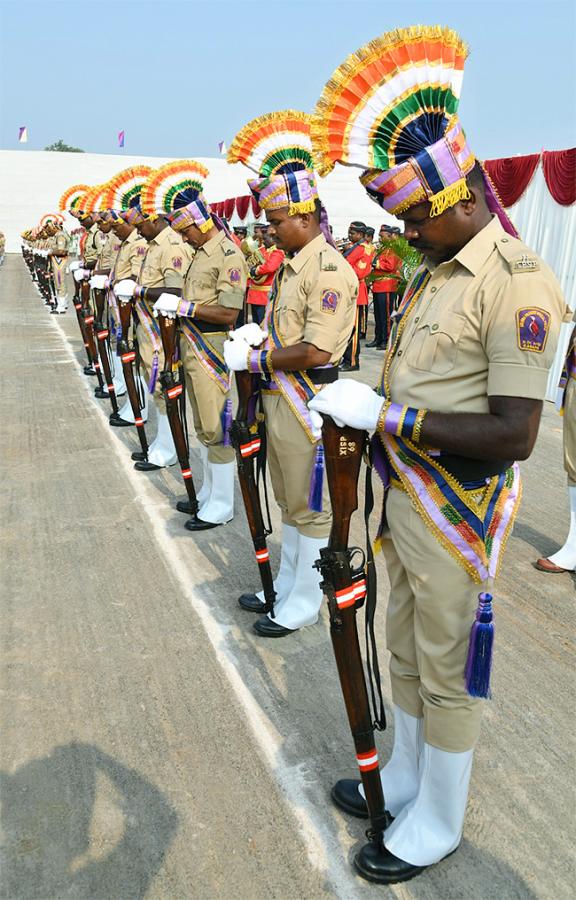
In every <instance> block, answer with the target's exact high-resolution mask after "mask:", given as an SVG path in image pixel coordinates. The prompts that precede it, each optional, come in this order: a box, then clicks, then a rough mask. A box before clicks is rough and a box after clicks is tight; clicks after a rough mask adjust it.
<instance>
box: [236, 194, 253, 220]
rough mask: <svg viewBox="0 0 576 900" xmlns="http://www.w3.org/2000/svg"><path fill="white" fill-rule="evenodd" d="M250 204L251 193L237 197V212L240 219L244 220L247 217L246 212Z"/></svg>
mask: <svg viewBox="0 0 576 900" xmlns="http://www.w3.org/2000/svg"><path fill="white" fill-rule="evenodd" d="M249 206H250V195H248V196H247V197H236V212H237V213H238V215H239V216H240V220H241V221H242V222H243V221H244V219H245V218H246V214H247V212H248V208H249Z"/></svg>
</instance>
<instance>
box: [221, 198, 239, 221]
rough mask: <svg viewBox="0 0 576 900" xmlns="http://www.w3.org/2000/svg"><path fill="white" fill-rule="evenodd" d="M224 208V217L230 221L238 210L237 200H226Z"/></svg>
mask: <svg viewBox="0 0 576 900" xmlns="http://www.w3.org/2000/svg"><path fill="white" fill-rule="evenodd" d="M222 206H223V208H224V217H225V218H226V219H229V218H230V217H231V216H232V215H233V213H234V209H235V208H236V198H235V197H229V198H228V200H224V203H223V204H222Z"/></svg>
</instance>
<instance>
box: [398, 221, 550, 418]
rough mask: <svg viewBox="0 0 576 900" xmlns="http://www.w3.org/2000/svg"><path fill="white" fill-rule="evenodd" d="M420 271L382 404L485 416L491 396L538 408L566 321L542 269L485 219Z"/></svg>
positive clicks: (497, 225) (524, 249)
mask: <svg viewBox="0 0 576 900" xmlns="http://www.w3.org/2000/svg"><path fill="white" fill-rule="evenodd" d="M429 269H430V270H431V271H432V277H431V278H430V281H429V282H428V284H427V285H426V288H425V290H424V292H423V293H422V294H421V296H420V298H419V299H418V301H417V302H416V305H415V306H414V307H413V308H412V311H411V313H410V318H409V320H408V321H407V323H406V325H405V327H404V330H403V333H402V336H401V338H400V342H399V344H398V346H397V348H396V353H395V357H394V359H393V361H392V364H391V367H390V373H389V382H390V390H391V399H392V401H393V402H394V403H401V404H406V405H408V406H413V407H417V408H426V409H432V410H435V411H436V412H455V413H457V412H471V413H487V412H489V406H488V398H489V397H491V396H505V397H528V398H532V399H535V400H542V399H543V398H544V396H545V393H546V383H547V380H548V370H549V369H550V367H551V365H552V362H553V359H554V352H555V350H556V343H557V340H558V334H559V332H560V325H561V323H562V321H563V319H564V317H565V313H566V304H565V302H564V299H563V297H562V293H561V291H560V287H559V285H558V282H557V281H556V277H555V276H554V274H553V272H552V271H551V269H550V268H549V267H548V266H547V265H546V263H544V262H543V260H541V259H540V258H539V257H538V256H536V255H535V254H534V253H533V252H532V250H530V249H529V248H528V247H527V246H526V245H525V244H523V243H522V241H520V240H517V239H516V238H513V237H511V236H510V235H509V234H507V233H506V232H505V231H504V229H503V228H502V226H501V224H500V221H499V220H498V218H497V217H494V218H493V219H492V221H491V222H490V223H489V224H488V225H486V226H485V228H483V229H482V231H480V232H479V233H478V234H477V235H476V236H475V237H473V238H472V240H471V241H469V242H468V243H467V244H466V246H465V247H463V248H462V250H460V251H459V253H457V254H456V256H454V257H453V259H451V260H449V261H447V262H444V263H441V264H440V265H437V266H435V267H434V266H433V265H432V264H430V265H429Z"/></svg>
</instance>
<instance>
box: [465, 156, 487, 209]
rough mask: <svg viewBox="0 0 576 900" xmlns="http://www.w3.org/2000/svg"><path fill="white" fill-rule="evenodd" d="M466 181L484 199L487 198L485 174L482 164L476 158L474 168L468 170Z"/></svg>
mask: <svg viewBox="0 0 576 900" xmlns="http://www.w3.org/2000/svg"><path fill="white" fill-rule="evenodd" d="M466 183H467V184H468V187H470V188H472V190H473V191H475V192H476V193H477V194H479V195H480V197H481V198H482V199H483V200H486V192H485V189H484V175H483V173H482V166H481V165H480V163H479V162H478V160H476V162H475V163H474V166H473V168H472V169H471V170H470V172H468V175H467V176H466Z"/></svg>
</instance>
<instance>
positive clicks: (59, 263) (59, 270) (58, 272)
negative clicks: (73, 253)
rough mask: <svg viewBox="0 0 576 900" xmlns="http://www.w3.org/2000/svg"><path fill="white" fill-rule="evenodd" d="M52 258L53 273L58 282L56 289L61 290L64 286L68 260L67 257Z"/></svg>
mask: <svg viewBox="0 0 576 900" xmlns="http://www.w3.org/2000/svg"><path fill="white" fill-rule="evenodd" d="M51 258H52V273H53V275H54V280H55V281H56V287H57V288H61V287H62V285H63V284H64V271H65V268H66V263H67V262H68V258H67V257H66V256H53V257H51Z"/></svg>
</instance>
